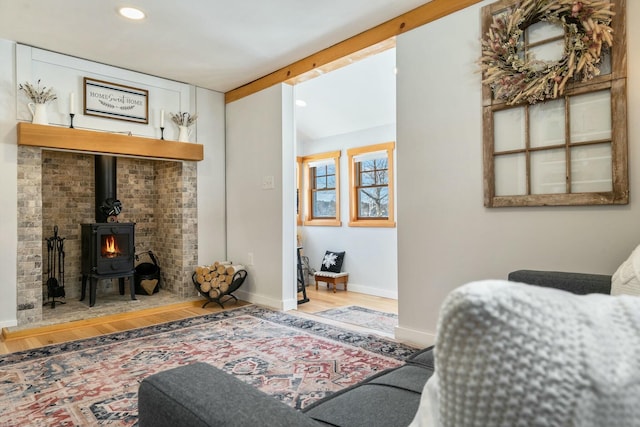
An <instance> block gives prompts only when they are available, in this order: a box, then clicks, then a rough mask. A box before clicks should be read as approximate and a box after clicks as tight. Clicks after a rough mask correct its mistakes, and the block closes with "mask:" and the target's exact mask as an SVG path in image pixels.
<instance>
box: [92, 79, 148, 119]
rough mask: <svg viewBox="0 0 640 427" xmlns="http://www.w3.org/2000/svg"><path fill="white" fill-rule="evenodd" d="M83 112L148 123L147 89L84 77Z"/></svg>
mask: <svg viewBox="0 0 640 427" xmlns="http://www.w3.org/2000/svg"><path fill="white" fill-rule="evenodd" d="M84 114H86V115H87V116H97V117H106V118H110V119H116V120H125V121H128V122H136V123H144V124H148V123H149V91H148V90H146V89H138V88H135V87H131V86H124V85H120V84H117V83H110V82H105V81H102V80H96V79H92V78H89V77H85V78H84Z"/></svg>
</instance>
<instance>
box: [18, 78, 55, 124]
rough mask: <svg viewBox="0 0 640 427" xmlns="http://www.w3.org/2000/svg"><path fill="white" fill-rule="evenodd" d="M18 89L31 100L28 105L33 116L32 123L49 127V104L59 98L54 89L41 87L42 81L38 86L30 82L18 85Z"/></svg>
mask: <svg viewBox="0 0 640 427" xmlns="http://www.w3.org/2000/svg"><path fill="white" fill-rule="evenodd" d="M18 88H19V89H20V90H22V91H24V93H25V94H26V95H27V97H28V98H29V99H30V100H31V102H29V103H28V104H27V107H28V108H29V111H31V115H32V116H33V119H32V121H31V122H32V123H35V124H39V125H48V124H49V119H48V118H47V102H50V101H53V100H55V99H57V98H58V96H57V95H56V93H55V92H54V91H53V88H51V87H50V88H47V87H46V86H43V87H42V88H41V87H40V80H38V85H37V86H34V85H32V84H31V83H29V82H26V83H24V84H20V85H18Z"/></svg>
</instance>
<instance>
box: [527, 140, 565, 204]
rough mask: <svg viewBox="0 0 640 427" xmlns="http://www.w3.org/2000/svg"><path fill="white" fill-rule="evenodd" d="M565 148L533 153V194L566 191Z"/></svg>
mask: <svg viewBox="0 0 640 427" xmlns="http://www.w3.org/2000/svg"><path fill="white" fill-rule="evenodd" d="M566 192H567V184H566V163H565V151H564V149H562V148H560V149H556V150H544V151H535V152H533V153H531V194H556V193H566Z"/></svg>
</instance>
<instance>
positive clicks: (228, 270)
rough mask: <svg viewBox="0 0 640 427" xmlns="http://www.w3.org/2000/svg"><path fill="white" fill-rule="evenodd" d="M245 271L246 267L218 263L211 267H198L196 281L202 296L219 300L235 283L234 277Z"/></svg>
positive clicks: (223, 262)
mask: <svg viewBox="0 0 640 427" xmlns="http://www.w3.org/2000/svg"><path fill="white" fill-rule="evenodd" d="M244 269H245V268H244V266H243V265H240V264H231V262H229V261H216V262H214V263H213V264H211V265H201V266H199V267H196V276H195V281H196V283H197V284H198V287H199V289H200V292H201V293H202V294H208V295H209V297H210V298H218V297H220V296H221V295H224V294H225V293H227V291H228V290H229V285H231V283H232V282H233V275H234V274H236V272H238V271H239V270H244Z"/></svg>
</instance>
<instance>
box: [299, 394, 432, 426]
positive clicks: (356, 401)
mask: <svg viewBox="0 0 640 427" xmlns="http://www.w3.org/2000/svg"><path fill="white" fill-rule="evenodd" d="M419 403H420V392H415V391H410V390H404V389H401V388H400V389H399V388H395V387H389V386H384V385H380V384H371V383H366V384H362V385H360V386H358V387H356V388H353V389H351V390H349V392H348V393H341V394H339V395H337V396H335V397H333V398H331V399H328V400H326V401H324V402H323V403H322V404H321V405H317V406H314V407H313V408H311V409H309V410H305V415H307V416H309V417H311V418H312V419H314V420H316V421H319V422H323V423H326V424H328V425H331V426H336V427H375V426H380V427H392V426H406V425H408V424H409V423H410V422H411V420H412V419H413V417H414V415H415V413H416V411H417V410H418V405H419Z"/></svg>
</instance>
